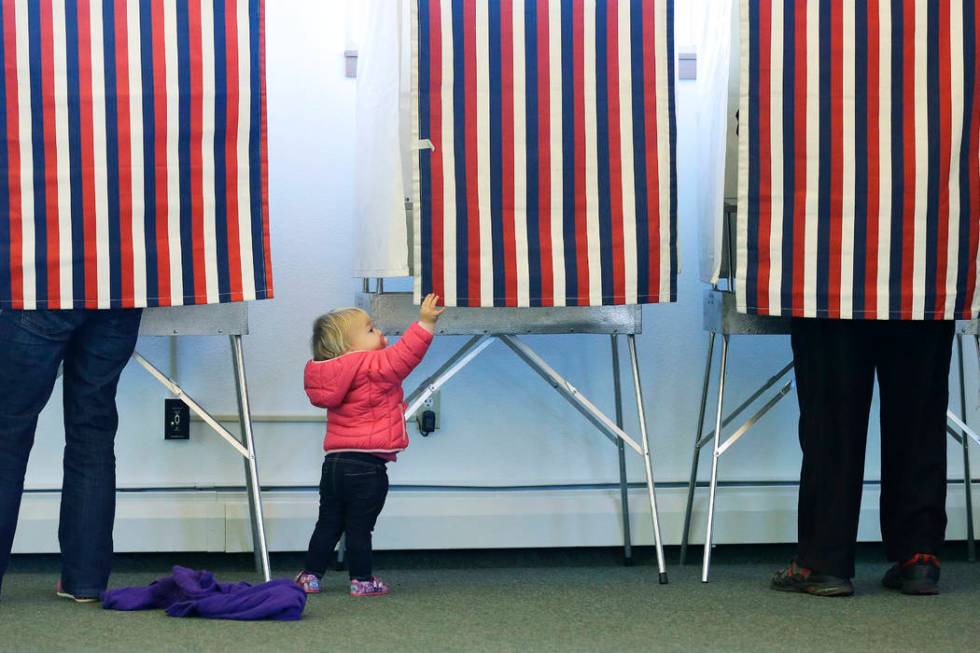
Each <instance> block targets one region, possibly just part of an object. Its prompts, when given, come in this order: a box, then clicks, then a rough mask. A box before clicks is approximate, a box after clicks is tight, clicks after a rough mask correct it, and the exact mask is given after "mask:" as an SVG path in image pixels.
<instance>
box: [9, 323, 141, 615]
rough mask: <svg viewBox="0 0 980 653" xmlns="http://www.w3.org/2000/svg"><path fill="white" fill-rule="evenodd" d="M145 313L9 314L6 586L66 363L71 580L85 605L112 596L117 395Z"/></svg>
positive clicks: (65, 528)
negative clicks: (37, 434)
mask: <svg viewBox="0 0 980 653" xmlns="http://www.w3.org/2000/svg"><path fill="white" fill-rule="evenodd" d="M141 315H142V311H141V310H138V309H133V310H104V311H97V310H91V311H89V310H68V311H46V310H40V311H11V310H6V309H3V310H0V581H2V580H3V574H4V572H5V571H6V570H7V563H8V562H9V560H10V549H11V545H12V543H13V539H14V530H15V528H16V526H17V514H18V512H19V511H20V502H21V495H22V494H23V491H24V474H25V472H26V470H27V459H28V457H29V455H30V452H31V447H32V446H33V445H34V430H35V428H36V427H37V419H38V415H39V414H40V412H41V410H42V409H43V408H44V406H45V404H47V402H48V399H49V398H50V397H51V391H52V389H53V388H54V385H55V381H56V380H57V378H58V366H59V365H60V364H61V363H64V378H63V394H64V420H65V453H64V481H63V484H62V491H61V521H60V525H59V527H58V540H59V543H60V544H61V554H62V562H61V564H62V571H61V580H62V585H63V587H64V590H65V591H66V592H69V593H71V594H74V595H76V596H85V597H92V596H98V595H99V593H100V592H102V591H103V590H105V588H106V584H107V582H108V580H109V572H110V567H111V565H112V524H113V520H114V518H115V505H116V458H115V452H114V443H115V437H116V428H117V426H118V424H119V417H118V415H117V413H116V387H117V385H118V383H119V375H120V374H121V373H122V370H123V368H124V367H125V366H126V363H127V361H129V357H130V356H131V355H132V353H133V349H134V348H135V347H136V338H137V335H138V333H139V325H140V316H141Z"/></svg>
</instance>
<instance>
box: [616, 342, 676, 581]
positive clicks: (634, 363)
mask: <svg viewBox="0 0 980 653" xmlns="http://www.w3.org/2000/svg"><path fill="white" fill-rule="evenodd" d="M626 343H627V344H628V345H629V353H630V366H631V367H632V368H633V389H634V390H635V391H636V414H637V418H638V419H639V420H640V435H641V438H642V439H641V442H640V443H641V444H642V446H643V471H644V473H645V474H646V481H647V497H648V498H649V500H650V516H651V518H652V520H653V541H654V544H655V545H656V549H657V567H658V568H659V570H660V584H661V585H666V584H667V563H666V561H665V560H664V546H663V540H662V539H661V537H660V517H659V514H658V512H657V493H656V489H655V487H654V482H653V463H652V461H651V458H650V436H649V434H648V433H647V417H646V411H645V410H644V407H643V388H642V387H641V385H640V362H639V359H638V357H637V355H636V336H635V335H633V334H632V333H631V334H629V335H628V336H627V340H626Z"/></svg>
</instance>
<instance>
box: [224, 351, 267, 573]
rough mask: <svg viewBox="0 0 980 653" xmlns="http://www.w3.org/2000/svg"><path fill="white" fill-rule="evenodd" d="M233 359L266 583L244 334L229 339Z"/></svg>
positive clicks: (258, 564) (256, 546) (255, 535)
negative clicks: (243, 346) (243, 343)
mask: <svg viewBox="0 0 980 653" xmlns="http://www.w3.org/2000/svg"><path fill="white" fill-rule="evenodd" d="M229 338H230V340H231V358H232V362H233V363H234V367H235V390H236V394H237V395H238V416H239V420H240V421H241V426H242V444H244V445H245V448H246V449H248V456H247V457H246V458H245V481H246V485H247V487H248V508H249V512H250V514H251V517H252V520H251V521H252V547H253V550H254V551H255V568H256V570H257V571H259V572H261V573H262V576H263V577H264V578H265V580H266V581H269V580H271V579H272V570H271V569H270V567H269V550H268V548H267V546H266V539H265V520H264V518H263V515H262V490H261V487H260V485H259V471H258V467H257V466H256V463H255V438H254V437H253V434H252V412H251V408H250V406H249V402H248V381H247V380H246V378H245V353H244V351H243V349H242V337H241V336H240V335H234V336H229Z"/></svg>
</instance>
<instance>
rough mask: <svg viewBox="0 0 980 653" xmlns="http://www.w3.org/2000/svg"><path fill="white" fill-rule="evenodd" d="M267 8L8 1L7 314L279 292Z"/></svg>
mask: <svg viewBox="0 0 980 653" xmlns="http://www.w3.org/2000/svg"><path fill="white" fill-rule="evenodd" d="M263 13H264V5H263V0H0V138H3V139H4V143H5V144H6V147H4V148H0V307H8V308H15V309H28V310H30V309H69V308H86V309H105V308H133V307H146V306H180V305H190V304H209V303H219V302H237V301H245V300H253V299H266V298H270V297H272V276H271V259H270V253H269V222H268V175H267V169H268V164H267V150H268V148H267V145H266V107H265V65H264V61H265V42H264V32H263Z"/></svg>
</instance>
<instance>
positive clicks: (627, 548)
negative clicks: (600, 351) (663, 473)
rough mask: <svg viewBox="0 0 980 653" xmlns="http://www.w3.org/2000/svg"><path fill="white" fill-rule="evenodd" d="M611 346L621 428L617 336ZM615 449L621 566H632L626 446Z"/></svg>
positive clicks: (621, 399) (621, 425)
mask: <svg viewBox="0 0 980 653" xmlns="http://www.w3.org/2000/svg"><path fill="white" fill-rule="evenodd" d="M610 341H611V344H612V373H613V391H614V393H615V395H616V426H618V427H619V428H623V388H622V381H621V379H620V370H619V336H617V335H616V334H615V333H614V334H612V335H611V336H610ZM616 449H617V451H618V452H619V499H620V503H621V504H622V511H623V564H624V565H626V566H630V565H632V564H633V541H632V537H631V535H630V498H629V479H628V478H627V475H626V445H624V444H623V441H622V440H620V439H618V438H617V439H616Z"/></svg>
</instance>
